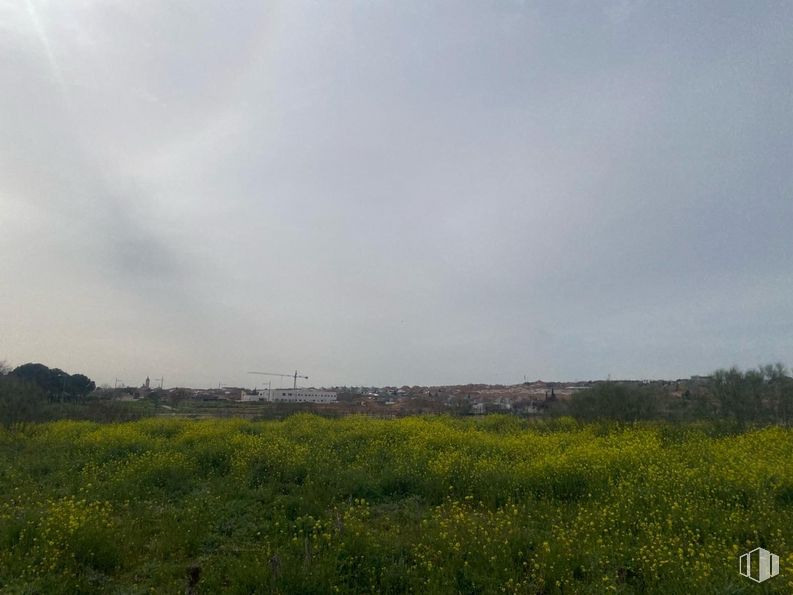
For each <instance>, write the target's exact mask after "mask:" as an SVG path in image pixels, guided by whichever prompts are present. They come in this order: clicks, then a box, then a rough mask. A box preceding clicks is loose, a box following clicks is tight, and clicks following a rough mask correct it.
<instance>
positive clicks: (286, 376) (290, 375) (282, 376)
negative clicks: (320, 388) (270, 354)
mask: <svg viewBox="0 0 793 595" xmlns="http://www.w3.org/2000/svg"><path fill="white" fill-rule="evenodd" d="M248 374H259V375H260V376H280V377H281V378H294V381H295V383H294V388H297V379H298V378H305V379H306V380H308V376H300V375H299V374H298V373H297V370H295V373H294V374H274V373H272V372H248Z"/></svg>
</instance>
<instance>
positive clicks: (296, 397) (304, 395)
mask: <svg viewBox="0 0 793 595" xmlns="http://www.w3.org/2000/svg"><path fill="white" fill-rule="evenodd" d="M242 400H243V401H271V402H277V403H335V402H336V393H334V392H330V391H324V390H316V389H313V388H273V389H270V390H268V389H262V390H260V391H259V394H258V395H245V396H244V397H243V398H242Z"/></svg>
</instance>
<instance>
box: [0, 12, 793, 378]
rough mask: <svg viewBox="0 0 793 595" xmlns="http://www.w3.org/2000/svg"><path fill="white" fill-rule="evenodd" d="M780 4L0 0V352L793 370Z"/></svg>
mask: <svg viewBox="0 0 793 595" xmlns="http://www.w3.org/2000/svg"><path fill="white" fill-rule="evenodd" d="M791 31H793V3H791V2H788V1H773V2H772V1H767V2H766V1H762V0H758V1H757V2H729V1H726V0H715V1H712V2H710V1H702V2H688V1H686V2H683V1H679V2H678V1H674V0H670V1H665V2H650V1H646V2H644V1H634V0H604V1H594V0H592V1H590V0H586V1H585V0H549V1H547V2H545V1H539V0H538V1H532V0H524V1H522V2H518V1H509V0H502V1H495V0H480V1H477V2H462V1H453V2H452V1H449V2H445V1H437V2H427V1H425V0H417V1H415V2H414V1H401V0H400V1H399V2H383V1H367V2H364V1H356V2H352V1H342V2H335V1H334V2H315V1H312V2H301V1H297V0H289V1H288V2H261V1H259V0H257V1H250V2H245V1H239V2H231V3H230V2H201V1H197V0H181V1H174V2H169V3H166V2H151V1H148V0H141V1H139V2H121V1H111V0H102V1H99V0H57V1H56V0H0V89H2V92H0V250H2V258H0V312H1V314H0V360H2V359H5V360H7V362H8V363H9V364H12V365H18V364H21V363H24V362H27V361H40V362H43V363H46V364H47V365H50V366H57V367H60V368H63V369H65V370H67V371H69V372H84V373H86V374H88V375H89V376H91V377H92V378H94V379H95V380H96V381H97V382H98V383H102V382H107V383H110V384H113V383H114V382H115V379H116V378H118V379H120V380H121V381H122V382H125V383H127V384H140V383H141V382H142V381H143V379H144V378H145V377H146V376H147V375H148V376H151V377H152V378H154V377H159V376H164V377H165V384H166V386H169V385H170V386H173V385H186V386H209V385H217V383H219V382H220V383H223V384H227V385H228V384H236V385H240V384H241V385H245V386H252V385H253V384H255V383H256V382H259V383H260V382H261V378H257V377H253V376H250V375H248V374H247V372H248V371H249V370H257V369H258V370H265V371H275V372H279V371H283V372H291V371H293V370H294V369H295V368H297V369H299V370H300V371H301V372H302V373H304V374H306V375H308V376H310V380H309V384H314V385H317V386H319V385H340V384H355V385H360V384H375V385H385V384H397V385H402V384H411V385H412V384H444V383H465V382H494V383H496V382H497V383H513V382H519V381H522V380H523V377H524V375H525V376H527V377H528V378H530V379H537V378H542V379H545V380H553V379H585V378H605V377H607V376H608V375H611V376H612V377H614V378H624V377H633V378H659V377H662V378H663V377H680V376H688V375H690V374H698V373H707V372H709V371H711V370H713V369H715V368H717V367H722V366H729V365H732V364H737V365H739V366H742V367H748V366H754V365H756V364H759V363H769V362H775V361H782V362H784V363H786V364H788V365H790V364H793V35H791Z"/></svg>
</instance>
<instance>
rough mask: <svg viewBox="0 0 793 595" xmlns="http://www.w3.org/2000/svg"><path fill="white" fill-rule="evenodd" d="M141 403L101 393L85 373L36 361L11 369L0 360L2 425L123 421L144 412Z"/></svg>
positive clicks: (0, 414) (134, 417)
mask: <svg viewBox="0 0 793 595" xmlns="http://www.w3.org/2000/svg"><path fill="white" fill-rule="evenodd" d="M145 407H146V405H141V404H137V403H136V404H131V403H120V402H116V401H112V400H110V399H108V398H106V397H102V396H101V395H99V394H98V393H97V392H96V383H95V382H94V381H93V380H91V379H90V378H88V376H86V375H85V374H69V373H67V372H64V371H63V370H61V369H60V368H49V367H48V366H45V365H44V364H39V363H27V364H23V365H21V366H18V367H16V368H13V369H11V368H9V367H8V366H6V365H5V364H4V363H3V362H0V425H2V426H5V427H11V426H15V425H19V424H25V423H29V422H40V421H49V420H53V419H62V418H73V419H89V420H93V421H125V420H131V419H138V418H140V417H142V416H143V415H145V414H146V413H147V412H146V411H145V410H144V408H145Z"/></svg>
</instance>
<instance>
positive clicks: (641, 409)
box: [569, 382, 658, 421]
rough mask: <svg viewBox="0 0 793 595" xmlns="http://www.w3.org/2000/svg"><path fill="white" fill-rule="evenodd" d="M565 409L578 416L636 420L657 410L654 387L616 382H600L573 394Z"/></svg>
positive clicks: (585, 418) (654, 413) (583, 418)
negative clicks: (652, 388) (651, 388)
mask: <svg viewBox="0 0 793 595" xmlns="http://www.w3.org/2000/svg"><path fill="white" fill-rule="evenodd" d="M569 413H570V415H572V416H573V417H576V418H578V419H582V420H593V419H613V420H617V421H638V420H642V419H652V418H653V417H655V416H656V415H657V414H658V398H657V395H656V394H655V392H654V391H652V390H650V389H647V388H643V387H639V386H631V385H627V384H621V383H616V382H603V383H599V384H596V385H595V386H593V387H592V388H590V389H587V390H584V391H581V392H579V393H576V394H575V395H573V397H572V398H571V399H570V406H569Z"/></svg>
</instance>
